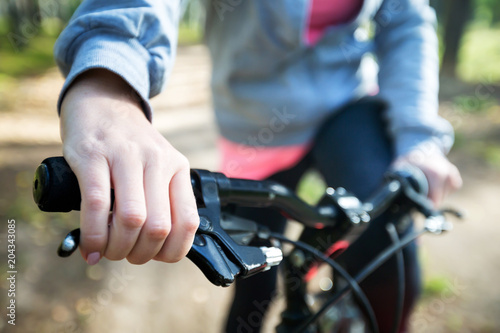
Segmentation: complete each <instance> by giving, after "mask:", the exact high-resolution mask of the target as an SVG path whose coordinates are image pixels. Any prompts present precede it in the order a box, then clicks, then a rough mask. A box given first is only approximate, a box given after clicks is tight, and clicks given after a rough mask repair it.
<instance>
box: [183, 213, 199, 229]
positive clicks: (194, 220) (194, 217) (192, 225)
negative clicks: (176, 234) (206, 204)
mask: <svg viewBox="0 0 500 333" xmlns="http://www.w3.org/2000/svg"><path fill="white" fill-rule="evenodd" d="M199 225H200V217H199V216H198V213H197V212H193V213H191V214H190V215H189V216H188V218H187V219H186V220H185V221H184V228H185V230H186V232H187V233H188V234H189V235H194V234H195V233H196V231H197V230H198V227H199Z"/></svg>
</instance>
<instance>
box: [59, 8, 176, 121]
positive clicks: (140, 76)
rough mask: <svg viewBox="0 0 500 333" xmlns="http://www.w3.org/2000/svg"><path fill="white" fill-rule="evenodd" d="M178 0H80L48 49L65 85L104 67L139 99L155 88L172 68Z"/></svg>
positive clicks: (153, 92)
mask: <svg viewBox="0 0 500 333" xmlns="http://www.w3.org/2000/svg"><path fill="white" fill-rule="evenodd" d="M180 2H181V0H84V1H83V2H82V4H81V5H80V7H79V8H78V9H77V11H76V12H75V14H74V15H73V17H72V18H71V20H70V22H69V24H68V26H67V27H66V29H65V30H64V31H63V32H62V33H61V35H60V36H59V38H58V40H57V42H56V44H55V48H54V54H55V58H56V62H57V64H58V66H59V68H60V69H61V71H62V73H63V74H64V75H65V76H66V82H65V84H64V86H63V89H62V91H61V95H60V97H59V102H58V109H60V106H61V102H62V99H63V97H64V94H65V93H66V90H67V89H68V87H69V86H70V85H71V83H72V82H73V80H74V79H75V78H76V77H77V76H78V75H80V74H81V73H83V72H85V71H87V70H89V69H92V68H104V69H107V70H109V71H111V72H114V73H116V74H118V75H119V76H121V77H122V78H123V79H124V80H125V81H126V82H127V83H128V84H129V85H130V86H131V87H133V88H134V89H135V91H136V92H137V94H138V95H139V96H140V97H141V98H142V100H143V101H144V111H145V113H146V116H147V117H148V119H150V120H151V117H152V111H151V107H150V105H149V99H150V98H151V97H153V96H155V95H157V94H159V93H160V91H161V90H162V88H163V86H164V84H165V82H166V78H167V77H168V74H169V72H170V70H171V68H172V65H173V62H174V57H175V51H176V44H177V26H178V21H179V18H180V7H181V5H180Z"/></svg>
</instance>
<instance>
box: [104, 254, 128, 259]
mask: <svg viewBox="0 0 500 333" xmlns="http://www.w3.org/2000/svg"><path fill="white" fill-rule="evenodd" d="M104 257H105V258H106V259H108V260H111V261H120V260H123V259H125V256H124V255H119V254H116V253H106V254H105V255H104Z"/></svg>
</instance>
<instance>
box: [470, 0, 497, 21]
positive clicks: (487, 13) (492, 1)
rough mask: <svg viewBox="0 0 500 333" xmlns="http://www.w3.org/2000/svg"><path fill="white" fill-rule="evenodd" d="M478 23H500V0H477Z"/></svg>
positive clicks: (476, 18) (476, 17)
mask: <svg viewBox="0 0 500 333" xmlns="http://www.w3.org/2000/svg"><path fill="white" fill-rule="evenodd" d="M475 7H476V8H475V17H474V20H475V21H476V23H478V22H480V23H486V24H488V25H490V24H496V23H498V22H500V0H475Z"/></svg>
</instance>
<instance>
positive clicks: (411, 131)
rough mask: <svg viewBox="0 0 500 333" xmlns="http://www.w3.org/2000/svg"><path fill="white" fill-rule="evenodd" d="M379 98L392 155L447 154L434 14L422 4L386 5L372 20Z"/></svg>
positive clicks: (415, 0)
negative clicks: (385, 109) (391, 141)
mask: <svg viewBox="0 0 500 333" xmlns="http://www.w3.org/2000/svg"><path fill="white" fill-rule="evenodd" d="M375 22H376V27H377V29H376V33H375V46H376V55H377V58H378V62H379V66H380V70H379V86H380V96H382V97H383V98H384V99H385V100H387V101H388V103H389V111H388V114H387V116H388V120H389V129H390V132H391V134H392V135H393V137H394V138H395V142H396V154H397V155H398V156H401V155H404V154H406V153H408V152H410V151H413V150H415V149H417V150H421V151H422V152H423V153H426V152H429V153H430V152H432V151H434V150H439V151H441V152H443V153H447V152H448V151H449V149H450V148H451V146H452V144H453V129H452V127H451V125H450V124H449V123H448V122H447V121H446V120H444V119H442V118H441V117H439V116H438V105H439V103H438V90H439V77H438V76H439V57H438V40H437V36H436V30H435V29H436V15H435V13H434V10H433V9H432V8H431V7H429V5H428V1H426V0H386V1H384V4H383V5H382V7H381V8H380V10H379V11H378V13H377V16H376V17H375Z"/></svg>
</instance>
